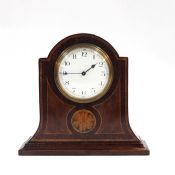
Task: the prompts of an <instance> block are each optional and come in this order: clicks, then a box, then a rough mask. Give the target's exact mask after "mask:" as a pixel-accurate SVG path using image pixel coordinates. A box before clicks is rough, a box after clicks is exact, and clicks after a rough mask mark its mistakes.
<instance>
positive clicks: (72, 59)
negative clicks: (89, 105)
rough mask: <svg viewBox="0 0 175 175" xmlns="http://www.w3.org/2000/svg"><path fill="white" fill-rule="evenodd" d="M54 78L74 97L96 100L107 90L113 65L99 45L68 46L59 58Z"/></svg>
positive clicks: (59, 85) (68, 94)
mask: <svg viewBox="0 0 175 175" xmlns="http://www.w3.org/2000/svg"><path fill="white" fill-rule="evenodd" d="M55 79H56V84H57V86H58V88H59V89H61V91H62V92H63V93H64V95H66V96H67V97H68V98H71V100H73V101H82V102H83V101H84V102H87V101H94V100H96V99H98V98H100V97H101V96H102V95H104V94H105V93H106V91H107V90H108V88H109V86H110V84H111V79H112V66H111V62H110V59H109V58H108V55H107V54H106V53H105V52H104V51H103V50H101V49H100V48H98V47H96V46H94V45H90V44H81V45H75V46H73V47H71V48H68V49H67V50H66V51H65V52H63V54H62V55H61V57H59V58H58V60H57V62H56V66H55Z"/></svg>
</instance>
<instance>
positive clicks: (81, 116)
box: [71, 109, 96, 133]
mask: <svg viewBox="0 0 175 175" xmlns="http://www.w3.org/2000/svg"><path fill="white" fill-rule="evenodd" d="M71 123H72V127H73V128H74V129H75V130H76V131H77V132H79V133H87V132H90V131H92V130H93V129H94V127H95V125H96V118H95V116H94V114H93V113H92V112H91V111H89V110H85V109H83V110H78V111H76V112H75V113H74V114H73V116H72V120H71Z"/></svg>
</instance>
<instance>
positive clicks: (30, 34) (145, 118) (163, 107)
mask: <svg viewBox="0 0 175 175" xmlns="http://www.w3.org/2000/svg"><path fill="white" fill-rule="evenodd" d="M80 32H87V33H93V34H96V35H98V36H100V37H102V38H104V39H105V40H107V41H108V42H110V43H111V44H112V45H113V46H114V48H115V49H116V50H117V52H118V53H119V55H120V56H128V57H129V118H130V123H131V126H132V128H133V130H134V131H135V132H136V133H138V134H139V135H140V136H141V137H142V138H143V139H144V140H146V142H147V144H148V146H149V148H150V150H151V155H150V156H130V157H128V156H90V157H87V156H84V157H81V156H80V157H74V156H72V157H69V156H68V157H61V156H60V157H58V156H55V157H53V156H50V157H47V156H45V157H20V156H18V155H17V151H18V149H19V148H20V146H21V145H22V143H23V142H24V141H25V140H27V139H28V137H29V136H31V135H33V134H34V132H35V130H36V129H37V126H38V122H39V95H38V58H40V57H47V55H48V53H49V51H50V50H51V48H52V47H53V46H54V45H55V44H56V43H57V42H58V41H60V40H61V39H63V38H64V37H66V36H68V35H71V34H74V33H80ZM0 119H1V120H0V137H1V139H0V161H1V163H0V174H3V175H11V174H18V175H22V174H26V175H28V174H37V173H38V174H43V175H45V174H47V175H48V174H66V175H67V174H72V175H74V174H76V175H79V174H84V175H89V174H105V175H107V174H123V175H127V174H129V173H130V174H134V175H137V174H143V175H147V174H174V173H175V168H174V167H173V165H174V162H175V136H174V133H175V1H174V0H106V1H104V0H103V1H102V0H99V1H98V0H87V1H83V0H72V1H71V0H69V1H68V0H28V1H27V0H0Z"/></svg>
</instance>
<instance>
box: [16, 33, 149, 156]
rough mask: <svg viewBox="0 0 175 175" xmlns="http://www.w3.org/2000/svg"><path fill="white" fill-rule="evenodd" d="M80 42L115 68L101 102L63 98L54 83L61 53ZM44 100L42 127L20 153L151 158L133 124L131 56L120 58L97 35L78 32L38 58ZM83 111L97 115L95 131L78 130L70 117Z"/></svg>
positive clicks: (41, 116) (40, 124)
mask: <svg viewBox="0 0 175 175" xmlns="http://www.w3.org/2000/svg"><path fill="white" fill-rule="evenodd" d="M79 43H90V44H93V45H96V46H98V47H100V48H101V49H103V50H104V51H105V52H106V53H107V54H108V55H109V57H110V59H111V62H112V65H113V68H114V78H113V82H112V85H111V87H110V89H109V90H108V92H107V93H106V94H105V95H104V96H103V97H102V98H100V99H98V100H97V101H94V102H90V103H85V104H81V103H78V102H73V101H71V100H69V99H67V98H66V97H64V96H63V95H62V93H61V92H60V91H59V90H58V88H57V86H56V84H55V80H54V65H55V62H56V60H57V59H58V57H59V56H60V54H61V53H62V52H63V51H64V50H65V49H66V48H68V47H70V46H72V45H75V44H79ZM39 97H40V123H39V127H38V129H37V131H36V133H35V134H34V136H33V137H31V138H30V139H29V140H28V141H27V142H25V143H24V145H23V146H22V148H21V149H20V150H19V155H148V154H149V149H148V147H147V145H146V143H145V142H144V141H143V140H141V139H140V138H139V137H137V136H136V135H135V134H134V132H133V131H132V129H131V127H130V124H129V120H128V58H127V57H119V55H118V53H117V52H116V51H115V49H114V48H113V47H112V46H111V45H110V44H109V43H108V42H107V41H105V40H104V39H102V38H100V37H98V36H95V35H92V34H84V33H82V34H75V35H72V36H69V37H67V38H65V39H63V40H61V41H60V42H59V43H57V44H56V45H55V47H53V49H52V50H51V52H50V53H49V55H48V58H41V59H39ZM79 110H87V111H90V112H91V113H93V115H94V117H95V120H96V123H95V126H94V128H93V129H92V130H91V131H90V132H87V133H82V132H78V131H76V130H75V128H74V127H73V125H72V122H71V121H72V120H71V118H72V116H73V114H74V113H75V112H76V111H79ZM84 122H86V121H84ZM85 124H86V123H85Z"/></svg>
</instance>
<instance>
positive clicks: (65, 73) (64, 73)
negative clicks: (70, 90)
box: [60, 71, 82, 75]
mask: <svg viewBox="0 0 175 175" xmlns="http://www.w3.org/2000/svg"><path fill="white" fill-rule="evenodd" d="M60 74H63V75H67V74H82V73H74V72H66V71H65V72H61V73H60Z"/></svg>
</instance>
